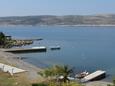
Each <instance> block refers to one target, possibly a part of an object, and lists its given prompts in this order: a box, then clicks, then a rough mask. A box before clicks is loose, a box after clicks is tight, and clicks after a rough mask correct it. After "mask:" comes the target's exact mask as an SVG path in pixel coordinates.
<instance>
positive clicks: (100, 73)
mask: <svg viewBox="0 0 115 86" xmlns="http://www.w3.org/2000/svg"><path fill="white" fill-rule="evenodd" d="M105 77H106V71H102V70H97V71H95V72H93V73H91V74H89V75H87V76H86V77H84V78H83V79H81V82H88V81H94V80H100V79H103V78H105Z"/></svg>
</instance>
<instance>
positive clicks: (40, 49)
mask: <svg viewBox="0 0 115 86" xmlns="http://www.w3.org/2000/svg"><path fill="white" fill-rule="evenodd" d="M0 50H1V51H4V52H12V53H26V52H46V50H47V48H46V47H45V46H40V47H32V48H10V49H0Z"/></svg>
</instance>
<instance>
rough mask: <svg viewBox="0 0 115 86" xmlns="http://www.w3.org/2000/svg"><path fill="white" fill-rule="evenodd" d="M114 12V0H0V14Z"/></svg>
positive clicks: (86, 13)
mask: <svg viewBox="0 0 115 86" xmlns="http://www.w3.org/2000/svg"><path fill="white" fill-rule="evenodd" d="M105 13H106V14H112V13H115V0H0V16H23V15H80V14H81V15H88V14H105Z"/></svg>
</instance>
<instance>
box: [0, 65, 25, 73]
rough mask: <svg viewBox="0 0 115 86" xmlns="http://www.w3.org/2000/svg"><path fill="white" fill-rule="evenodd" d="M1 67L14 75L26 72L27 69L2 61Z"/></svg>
mask: <svg viewBox="0 0 115 86" xmlns="http://www.w3.org/2000/svg"><path fill="white" fill-rule="evenodd" d="M0 69H1V70H2V71H3V72H8V73H10V74H11V75H13V74H15V73H21V72H26V70H23V69H19V68H16V67H13V66H9V65H6V64H2V63H0Z"/></svg>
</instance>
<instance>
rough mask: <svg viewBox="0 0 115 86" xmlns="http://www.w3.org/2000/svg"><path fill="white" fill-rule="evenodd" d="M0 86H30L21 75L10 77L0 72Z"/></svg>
mask: <svg viewBox="0 0 115 86" xmlns="http://www.w3.org/2000/svg"><path fill="white" fill-rule="evenodd" d="M0 86H31V83H29V81H28V80H27V79H26V78H25V76H24V75H23V74H21V75H15V76H13V77H12V76H10V75H9V74H8V73H3V72H1V71H0Z"/></svg>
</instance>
